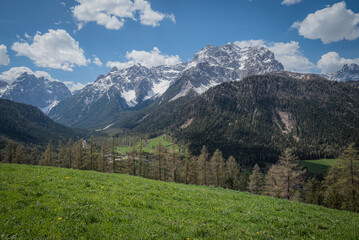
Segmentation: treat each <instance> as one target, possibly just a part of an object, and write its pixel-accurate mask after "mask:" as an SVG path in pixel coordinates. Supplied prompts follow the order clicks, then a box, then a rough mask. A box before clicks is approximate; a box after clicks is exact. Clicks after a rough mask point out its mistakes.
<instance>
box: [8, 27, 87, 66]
mask: <svg viewBox="0 0 359 240" xmlns="http://www.w3.org/2000/svg"><path fill="white" fill-rule="evenodd" d="M11 49H12V50H14V51H15V52H17V56H26V57H28V58H30V59H31V60H32V61H33V62H34V63H35V64H36V66H39V67H48V68H54V69H62V70H64V71H72V69H73V67H74V66H75V65H78V66H86V65H87V62H88V60H87V59H86V58H85V56H84V51H83V50H82V49H81V48H80V47H79V42H77V41H75V39H73V38H72V37H71V36H70V35H69V34H68V33H67V32H66V31H65V30H63V29H58V30H52V29H50V30H49V32H48V33H45V34H43V35H41V33H40V32H37V33H36V35H35V36H34V37H33V41H32V43H31V44H29V43H28V42H15V43H14V44H13V45H12V47H11Z"/></svg>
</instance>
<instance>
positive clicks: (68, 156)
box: [64, 138, 74, 168]
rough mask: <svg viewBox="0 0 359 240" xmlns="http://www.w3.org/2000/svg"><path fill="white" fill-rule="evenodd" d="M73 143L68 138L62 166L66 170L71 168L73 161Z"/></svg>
mask: <svg viewBox="0 0 359 240" xmlns="http://www.w3.org/2000/svg"><path fill="white" fill-rule="evenodd" d="M73 145H74V143H73V141H72V139H71V138H70V139H69V140H68V141H67V143H66V146H65V149H66V153H65V159H64V166H65V167H67V168H72V165H73V161H74V146H73Z"/></svg>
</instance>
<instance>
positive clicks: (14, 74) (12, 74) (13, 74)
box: [0, 67, 86, 93]
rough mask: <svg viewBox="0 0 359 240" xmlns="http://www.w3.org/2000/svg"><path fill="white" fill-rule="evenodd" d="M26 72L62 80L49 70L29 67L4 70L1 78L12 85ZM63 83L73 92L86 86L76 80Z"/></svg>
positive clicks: (52, 79) (0, 75) (38, 76)
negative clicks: (54, 76)
mask: <svg viewBox="0 0 359 240" xmlns="http://www.w3.org/2000/svg"><path fill="white" fill-rule="evenodd" d="M25 72H26V73H28V74H32V75H35V76H36V77H37V78H40V77H43V78H45V79H48V80H50V81H56V82H61V81H60V80H58V79H55V78H53V77H52V76H51V75H50V74H49V73H48V72H44V71H35V72H34V71H32V70H31V69H30V68H28V67H13V68H10V69H9V70H8V71H5V72H2V73H1V74H0V80H2V81H5V82H7V83H8V84H9V85H11V84H12V83H13V82H14V81H15V80H16V79H17V78H18V77H20V76H21V74H23V73H25ZM63 83H64V84H65V85H66V86H67V87H68V88H69V89H70V91H71V92H72V93H73V92H74V91H77V90H81V89H82V88H84V87H85V86H86V84H82V83H74V82H70V81H65V82H63Z"/></svg>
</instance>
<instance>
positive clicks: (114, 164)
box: [111, 137, 117, 173]
mask: <svg viewBox="0 0 359 240" xmlns="http://www.w3.org/2000/svg"><path fill="white" fill-rule="evenodd" d="M115 154H116V152H115V138H114V137H112V139H111V160H112V172H113V173H115V172H117V167H116V155H115Z"/></svg>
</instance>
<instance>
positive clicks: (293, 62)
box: [268, 41, 315, 72]
mask: <svg viewBox="0 0 359 240" xmlns="http://www.w3.org/2000/svg"><path fill="white" fill-rule="evenodd" d="M268 48H269V50H271V51H272V52H273V53H274V55H275V57H276V59H277V60H278V61H279V62H281V63H282V64H283V66H284V69H286V70H289V71H295V72H306V71H308V70H311V69H313V68H315V65H314V64H313V63H312V62H310V61H309V59H308V58H306V57H305V56H304V55H303V53H302V52H301V51H300V46H299V43H298V42H295V41H291V42H288V43H283V42H277V43H272V44H269V46H268Z"/></svg>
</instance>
